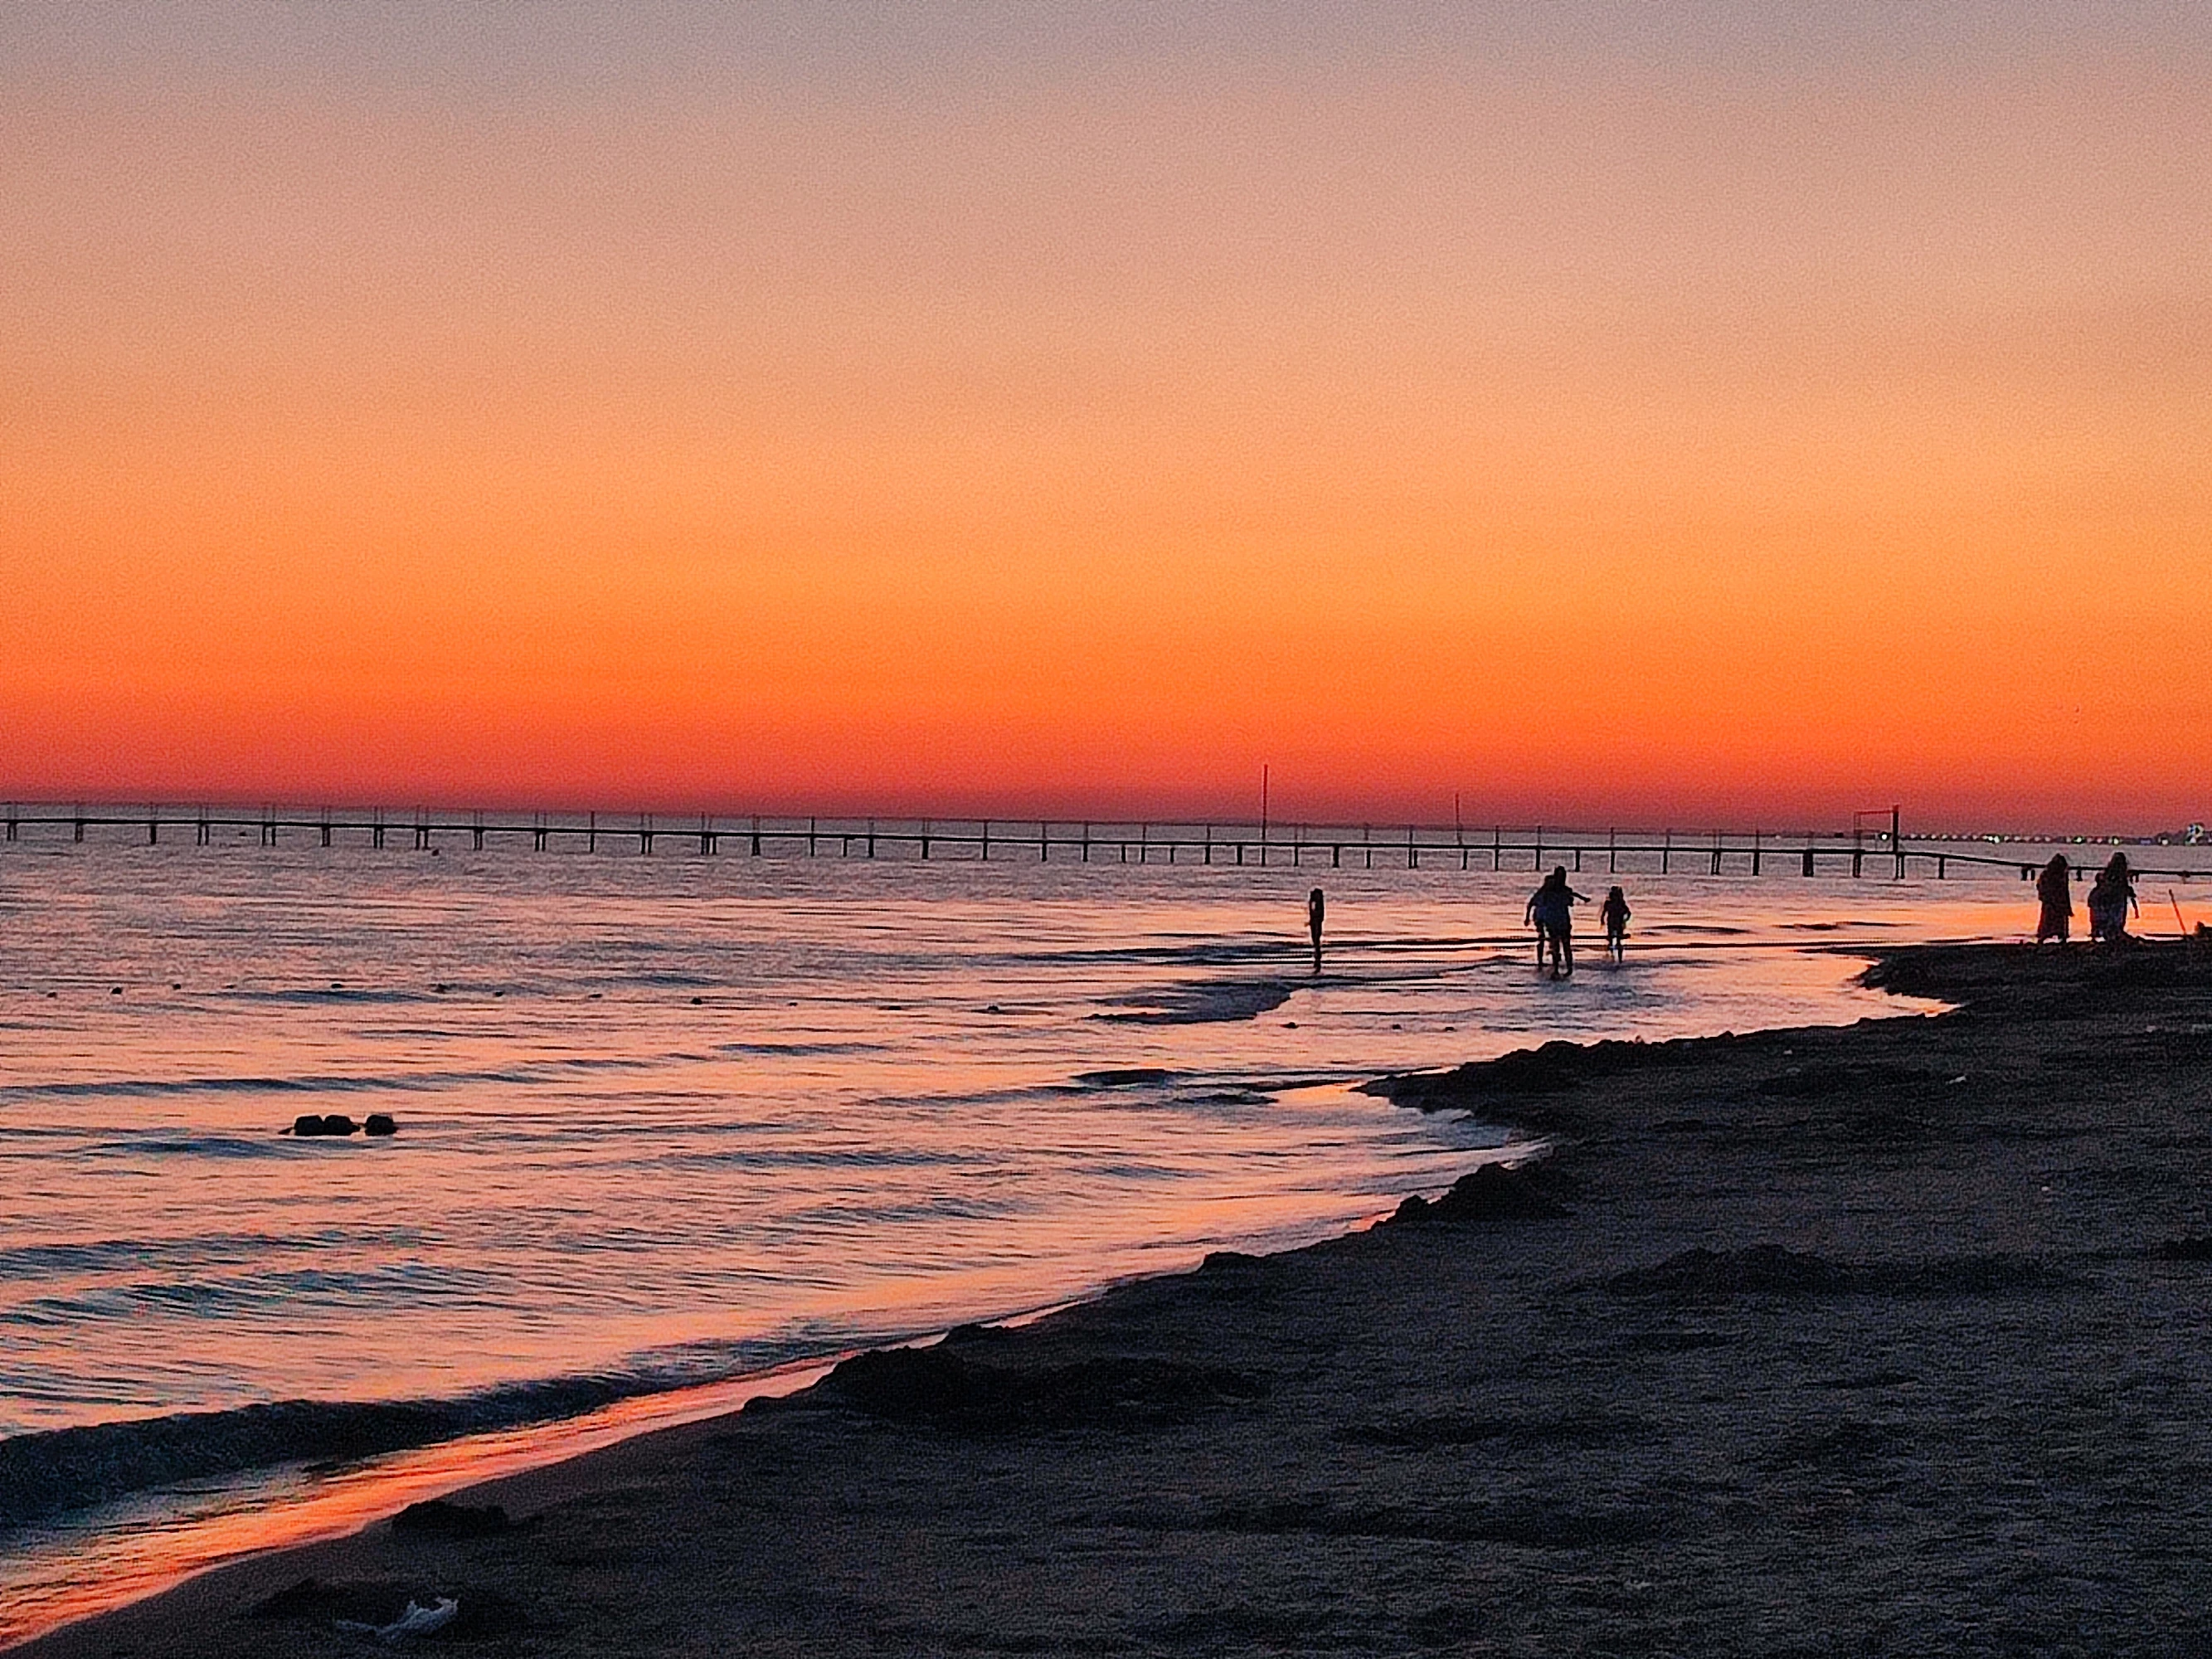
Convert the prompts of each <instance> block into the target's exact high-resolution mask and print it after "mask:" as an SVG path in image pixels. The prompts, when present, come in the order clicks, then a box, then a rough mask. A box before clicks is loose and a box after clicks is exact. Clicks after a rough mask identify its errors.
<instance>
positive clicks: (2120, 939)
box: [2089, 853, 2142, 945]
mask: <svg viewBox="0 0 2212 1659" xmlns="http://www.w3.org/2000/svg"><path fill="white" fill-rule="evenodd" d="M2131 907H2132V908H2134V909H2136V911H2137V912H2140V911H2141V910H2142V905H2141V903H2139V902H2137V901H2136V878H2135V875H2134V873H2133V872H2131V871H2130V870H2129V868H2128V855H2127V854H2125V853H2115V854H2112V862H2111V863H2110V864H2107V865H2106V866H2105V867H2104V868H2103V869H2102V870H2100V871H2099V872H2097V879H2096V880H2095V882H2093V884H2091V885H2090V888H2089V937H2090V938H2091V939H2102V940H2104V941H2105V942H2106V944H2107V945H2124V944H2126V943H2127V941H2128V911H2129V909H2130V908H2131Z"/></svg>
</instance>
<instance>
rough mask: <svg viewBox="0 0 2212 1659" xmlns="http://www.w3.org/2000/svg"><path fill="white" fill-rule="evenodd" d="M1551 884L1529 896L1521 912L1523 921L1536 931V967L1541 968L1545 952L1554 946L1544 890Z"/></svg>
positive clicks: (1544, 884) (1539, 887)
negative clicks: (1547, 916) (1547, 917)
mask: <svg viewBox="0 0 2212 1659" xmlns="http://www.w3.org/2000/svg"><path fill="white" fill-rule="evenodd" d="M1549 885H1550V884H1549V883H1548V882H1546V883H1543V884H1539V885H1538V887H1537V889H1536V890H1535V891H1534V892H1533V893H1531V894H1529V895H1528V903H1527V904H1526V905H1524V906H1523V907H1522V911H1521V920H1522V921H1524V922H1527V923H1528V924H1529V925H1530V926H1531V927H1534V928H1535V930H1536V966H1537V967H1539V968H1541V967H1542V966H1543V965H1544V952H1545V951H1548V950H1549V949H1551V945H1552V930H1551V928H1550V927H1549V926H1548V925H1547V923H1546V922H1545V921H1544V917H1545V916H1546V915H1547V914H1548V913H1547V910H1546V909H1545V900H1544V889H1545V887H1547V886H1549Z"/></svg>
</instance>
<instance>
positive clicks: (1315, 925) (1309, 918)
mask: <svg viewBox="0 0 2212 1659" xmlns="http://www.w3.org/2000/svg"><path fill="white" fill-rule="evenodd" d="M1327 912H1328V900H1326V899H1324V898H1323V897H1322V896H1321V889H1320V888H1318V887H1316V888H1315V889H1314V890H1313V891H1312V892H1310V893H1308V894H1307V895H1306V932H1308V933H1311V934H1312V935H1313V951H1314V967H1313V970H1314V974H1315V975H1316V977H1318V976H1319V975H1320V974H1321V924H1322V916H1323V915H1325V914H1327Z"/></svg>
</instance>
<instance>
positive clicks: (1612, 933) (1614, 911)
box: [1597, 887, 1630, 962]
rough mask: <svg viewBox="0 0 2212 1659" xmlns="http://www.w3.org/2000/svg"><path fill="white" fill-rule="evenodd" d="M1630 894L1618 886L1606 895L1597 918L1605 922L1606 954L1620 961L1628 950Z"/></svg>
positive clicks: (1598, 910) (1598, 909)
mask: <svg viewBox="0 0 2212 1659" xmlns="http://www.w3.org/2000/svg"><path fill="white" fill-rule="evenodd" d="M1629 915H1630V911H1629V908H1628V895H1627V894H1626V893H1624V892H1622V891H1621V890H1620V889H1619V888H1618V887H1616V888H1614V889H1613V890H1612V891H1611V892H1609V893H1607V895H1606V896H1605V902H1604V903H1603V904H1601V905H1600V906H1598V908H1597V919H1598V920H1599V921H1601V922H1602V923H1604V924H1605V949H1606V954H1607V955H1608V956H1610V957H1612V958H1613V960H1614V961H1615V962H1619V961H1620V959H1621V957H1622V956H1623V954H1624V953H1625V952H1626V948H1627V940H1628V918H1629Z"/></svg>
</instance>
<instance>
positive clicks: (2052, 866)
mask: <svg viewBox="0 0 2212 1659" xmlns="http://www.w3.org/2000/svg"><path fill="white" fill-rule="evenodd" d="M2073 881H2074V872H2073V871H2072V870H2071V869H2070V868H2069V866H2068V865H2067V863H2066V854H2063V853H2054V854H2051V862H2050V863H2048V864H2046V865H2045V866H2043V873H2042V874H2041V875H2039V876H2038V877H2037V878H2035V896H2036V898H2037V900H2038V902H2040V904H2041V905H2042V907H2043V909H2042V914H2041V915H2039V916H2037V917H2036V919H2035V942H2036V943H2037V944H2038V945H2040V944H2042V943H2043V941H2044V940H2045V939H2057V941H2058V942H2059V943H2060V944H2061V945H2063V944H2065V943H2066V939H2067V936H2068V935H2069V934H2070V933H2072V932H2073V931H2074V886H2073Z"/></svg>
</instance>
